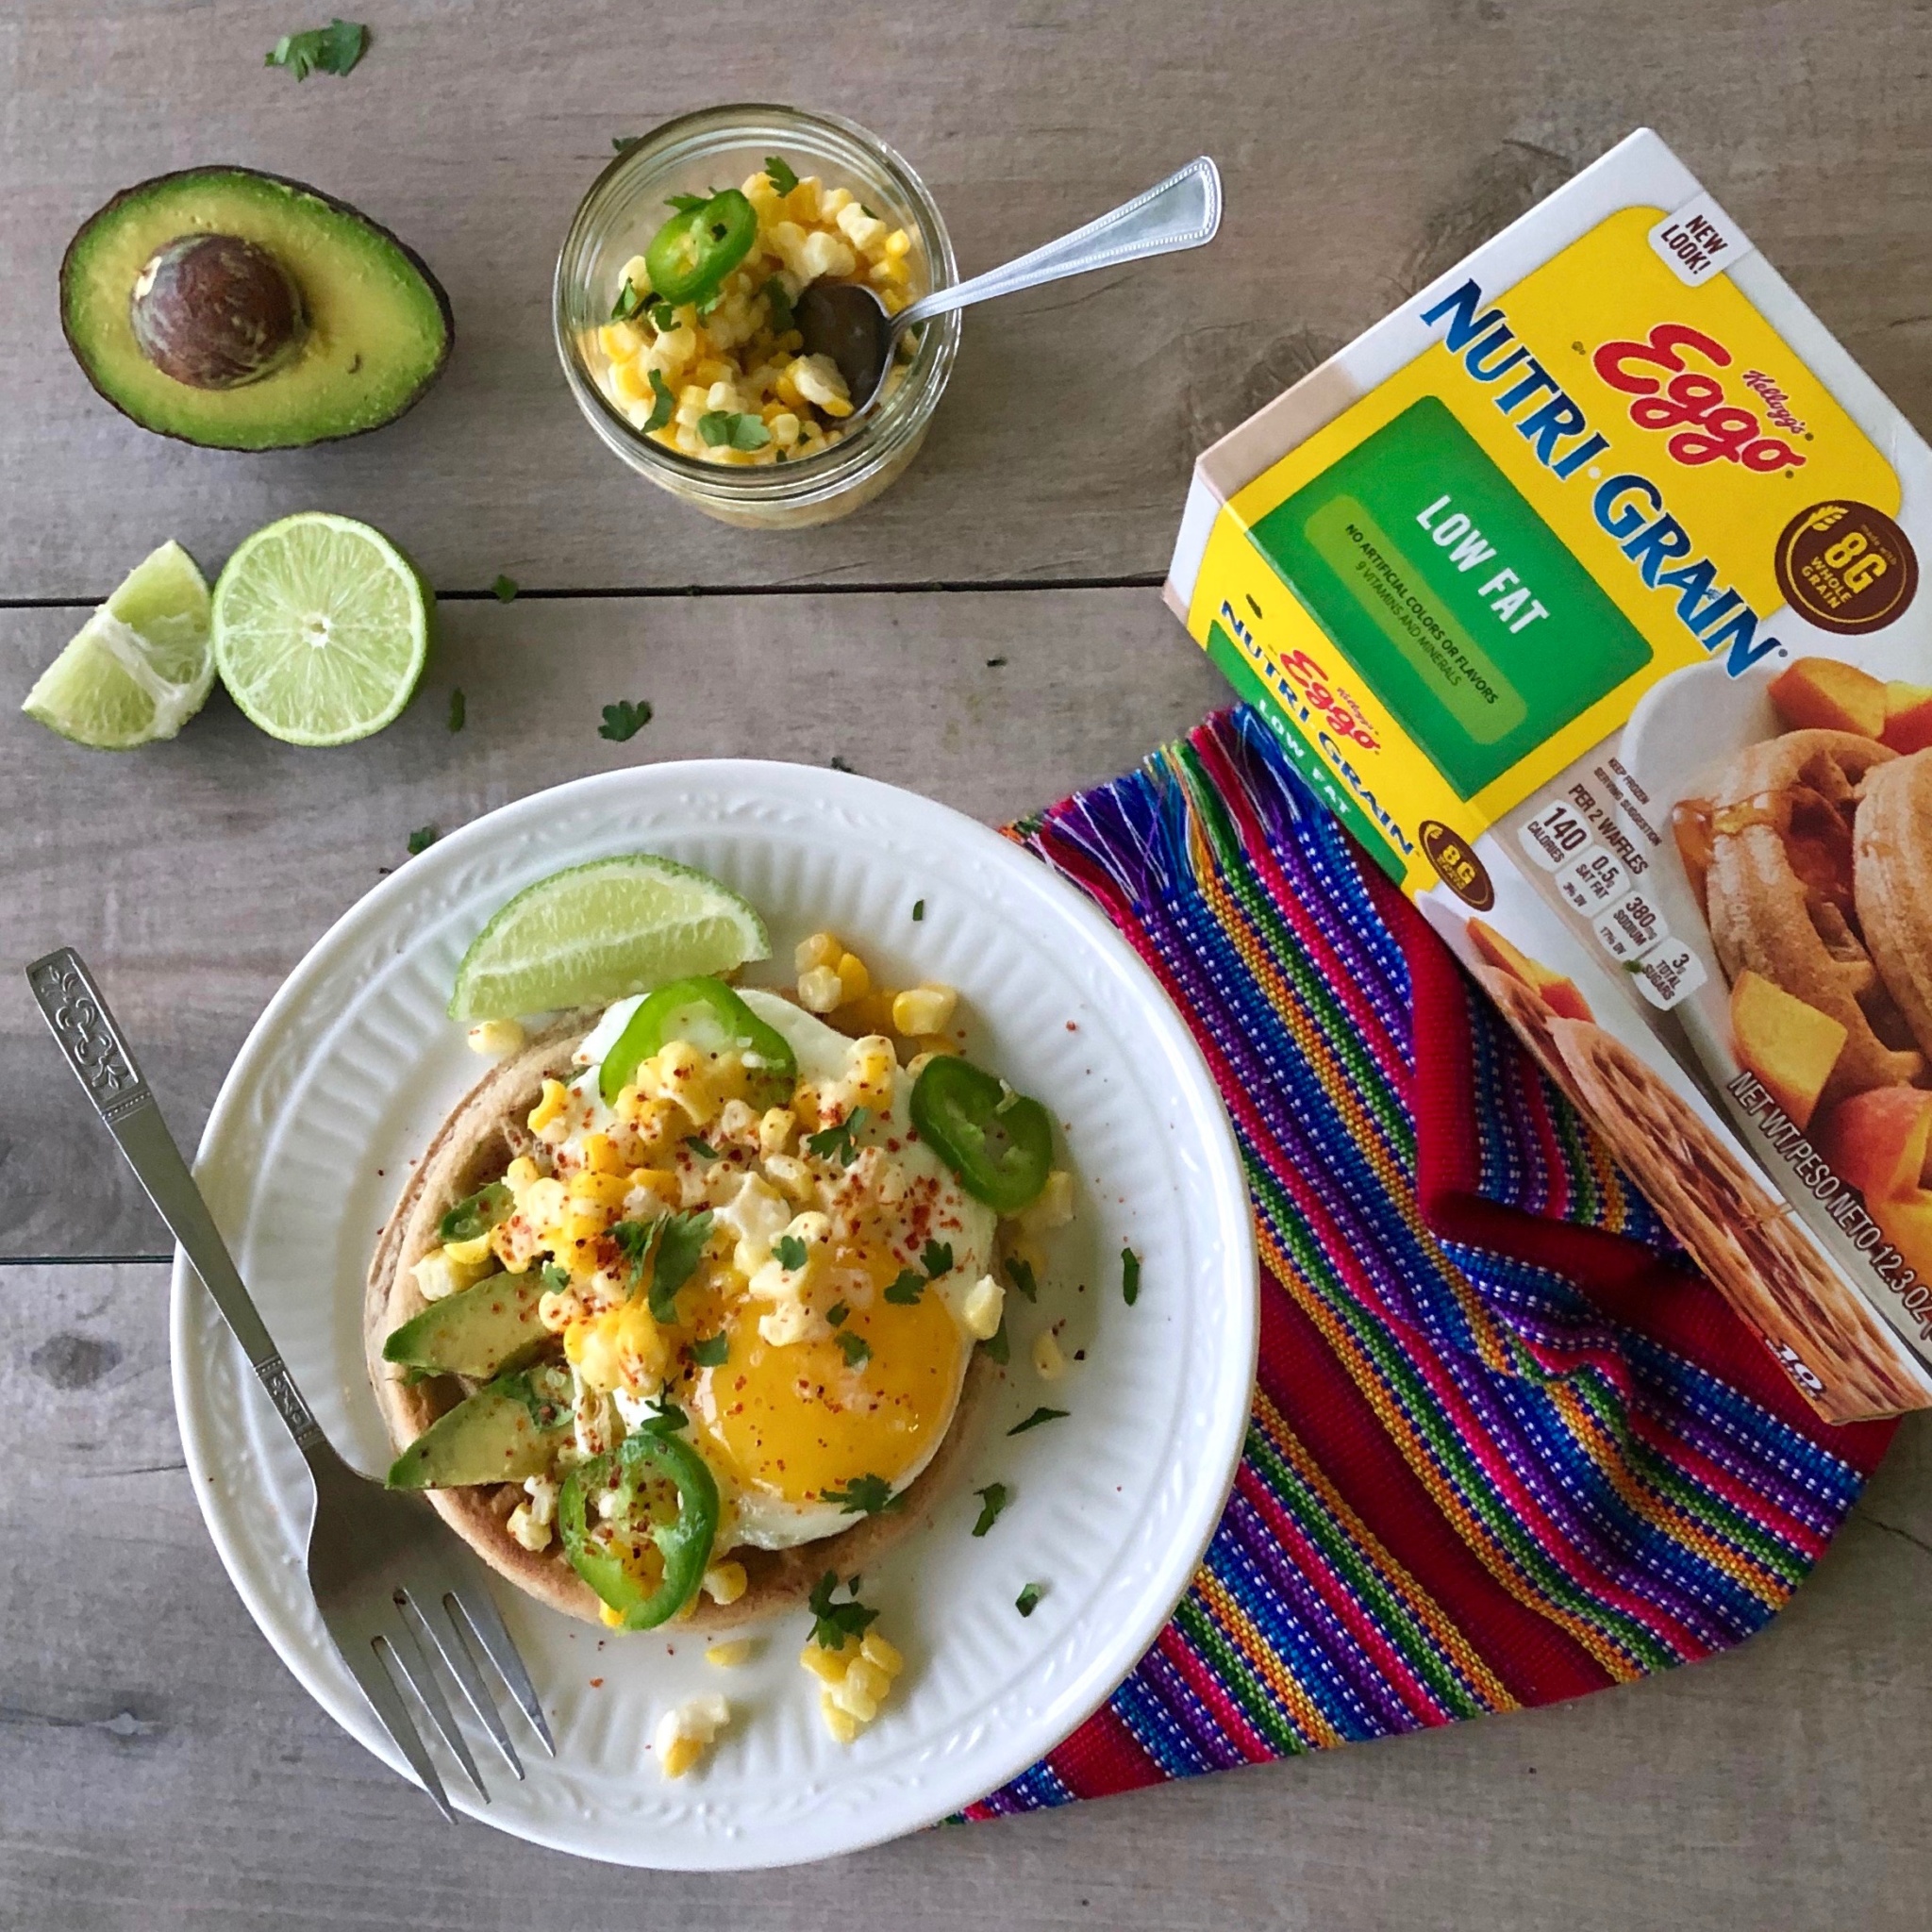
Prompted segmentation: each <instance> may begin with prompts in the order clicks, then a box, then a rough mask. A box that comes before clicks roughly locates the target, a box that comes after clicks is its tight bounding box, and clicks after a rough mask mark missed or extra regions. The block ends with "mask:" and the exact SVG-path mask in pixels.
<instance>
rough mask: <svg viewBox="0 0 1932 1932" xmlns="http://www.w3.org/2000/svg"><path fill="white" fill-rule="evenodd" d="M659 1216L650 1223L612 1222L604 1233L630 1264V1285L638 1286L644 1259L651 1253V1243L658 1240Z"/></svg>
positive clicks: (660, 1216) (661, 1217) (660, 1219)
mask: <svg viewBox="0 0 1932 1932" xmlns="http://www.w3.org/2000/svg"><path fill="white" fill-rule="evenodd" d="M663 1218H664V1217H663V1216H662V1215H661V1214H660V1215H658V1217H657V1218H656V1219H655V1220H651V1221H613V1222H612V1223H611V1224H610V1225H609V1227H608V1228H607V1229H606V1230H605V1232H606V1233H607V1234H608V1235H609V1237H610V1239H611V1240H612V1241H615V1242H616V1243H617V1252H618V1253H619V1254H620V1255H622V1256H623V1257H624V1258H625V1261H627V1262H628V1263H629V1264H630V1285H631V1286H632V1287H633V1288H635V1287H636V1286H637V1285H638V1276H639V1275H640V1274H641V1273H642V1272H643V1267H644V1258H645V1257H646V1256H647V1255H649V1254H650V1252H651V1243H652V1242H653V1241H656V1240H657V1238H658V1223H659V1222H661V1221H662V1220H663Z"/></svg>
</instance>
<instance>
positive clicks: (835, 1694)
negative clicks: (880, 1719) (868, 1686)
mask: <svg viewBox="0 0 1932 1932" xmlns="http://www.w3.org/2000/svg"><path fill="white" fill-rule="evenodd" d="M825 1695H826V1696H827V1697H829V1698H830V1699H831V1700H832V1706H833V1708H834V1709H837V1710H842V1711H843V1712H844V1713H845V1714H846V1716H847V1717H852V1718H857V1719H858V1722H859V1723H860V1724H871V1722H872V1721H873V1719H874V1718H875V1717H876V1716H878V1714H879V1701H878V1699H877V1698H876V1697H874V1696H871V1695H869V1694H868V1693H867V1692H866V1691H862V1690H860V1689H859V1687H858V1685H857V1684H855V1683H854V1682H853V1681H852V1673H851V1672H850V1671H847V1672H846V1673H845V1674H844V1676H843V1677H842V1678H841V1679H840V1681H839V1682H838V1683H836V1684H834V1685H833V1686H832V1688H831V1689H830V1690H829V1691H826V1692H825Z"/></svg>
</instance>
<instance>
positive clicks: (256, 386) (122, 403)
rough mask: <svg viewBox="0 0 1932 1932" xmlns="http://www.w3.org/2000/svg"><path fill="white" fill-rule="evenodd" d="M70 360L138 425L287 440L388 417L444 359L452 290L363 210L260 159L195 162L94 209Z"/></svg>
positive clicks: (83, 251) (288, 445)
mask: <svg viewBox="0 0 1932 1932" xmlns="http://www.w3.org/2000/svg"><path fill="white" fill-rule="evenodd" d="M60 322H61V326H62V327H63V328H64V329H65V331H66V334H67V343H68V346H69V347H70V348H71V349H72V350H73V351H74V356H75V360H76V361H77V362H78V363H79V364H80V366H81V368H82V369H83V370H84V371H85V372H86V374H87V378H88V380H89V381H90V382H91V383H92V384H93V386H94V388H95V389H97V390H98V391H100V392H101V394H102V395H103V396H105V397H106V398H107V399H108V402H110V403H112V404H113V406H114V407H115V408H117V409H119V410H120V411H121V412H122V414H123V415H125V416H129V417H131V418H132V419H133V420H134V421H135V422H137V423H139V424H140V425H141V426H142V428H143V429H152V430H154V431H155V432H156V433H157V434H158V435H160V436H172V437H175V438H178V439H179V440H180V441H184V442H194V443H200V444H202V445H203V446H204V447H205V448H208V449H293V448H299V447H301V446H303V445H305V444H308V443H312V442H328V441H334V440H335V439H337V438H339V437H343V436H359V435H361V434H362V432H363V431H364V430H368V429H379V428H380V427H381V426H382V425H384V424H385V423H391V422H393V421H394V420H395V419H396V418H397V417H398V416H400V415H401V414H402V413H403V411H404V410H405V409H407V408H409V407H410V406H411V405H412V404H414V403H415V402H416V400H417V398H418V397H420V396H421V395H422V393H423V392H424V391H425V390H426V389H427V388H428V387H429V385H430V384H431V383H432V382H434V381H435V380H436V378H437V376H438V375H440V374H441V370H442V365H443V364H444V363H445V362H446V361H448V359H449V352H450V344H451V342H452V341H454V340H455V336H456V324H455V320H454V318H453V317H452V315H451V313H450V306H449V297H448V296H447V295H446V294H445V293H444V292H443V290H442V285H441V283H440V282H439V281H438V280H437V279H436V277H435V276H434V275H431V274H430V272H429V270H428V267H427V266H426V265H425V262H424V261H423V258H421V257H420V256H419V255H417V254H416V253H415V251H414V250H413V249H410V248H408V247H405V246H404V244H403V243H402V242H399V241H397V240H396V238H395V237H394V236H393V235H391V233H390V231H389V230H388V229H387V228H384V227H380V226H378V225H376V224H375V222H372V221H371V220H370V219H369V217H368V216H367V215H365V214H362V213H361V212H359V211H358V209H356V208H351V207H349V205H348V204H347V203H346V202H341V201H337V200H335V199H333V198H332V197H331V196H329V195H326V194H324V193H322V192H319V191H318V190H316V189H313V188H309V187H306V186H305V185H304V184H303V183H302V182H300V181H288V180H284V179H283V178H282V177H281V176H280V175H264V174H261V173H259V172H258V171H257V170H255V169H253V168H236V167H208V168H187V169H184V170H182V171H181V172H180V173H178V174H174V175H157V176H156V177H155V179H153V180H152V181H143V182H142V183H140V184H139V185H138V186H136V187H133V188H129V189H125V190H124V191H123V192H121V193H119V194H117V195H116V196H115V197H114V198H113V200H112V201H110V202H108V205H107V206H106V207H105V208H100V209H99V210H97V211H96V212H95V213H94V214H92V215H90V216H89V217H88V219H87V221H86V222H85V223H83V224H82V225H81V228H80V232H79V233H78V234H76V235H75V238H74V240H73V241H72V242H70V243H69V244H68V248H67V255H66V258H65V259H63V260H62V262H61V264H60Z"/></svg>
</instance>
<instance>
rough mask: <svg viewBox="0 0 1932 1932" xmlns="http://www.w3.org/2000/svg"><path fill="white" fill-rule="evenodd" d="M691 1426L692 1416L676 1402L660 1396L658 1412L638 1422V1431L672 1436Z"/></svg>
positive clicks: (650, 1434)
mask: <svg viewBox="0 0 1932 1932" xmlns="http://www.w3.org/2000/svg"><path fill="white" fill-rule="evenodd" d="M690 1427H691V1417H690V1416H688V1415H686V1414H685V1412H684V1410H683V1409H681V1408H679V1407H678V1406H677V1405H676V1403H675V1402H667V1401H664V1400H663V1399H661V1398H660V1399H659V1401H658V1413H657V1414H656V1415H649V1416H646V1417H645V1418H644V1419H643V1421H642V1422H641V1423H640V1424H638V1426H637V1430H636V1433H637V1434H638V1435H640V1436H670V1435H675V1433H676V1432H677V1431H678V1430H679V1429H688V1428H690Z"/></svg>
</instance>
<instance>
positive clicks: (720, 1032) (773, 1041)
mask: <svg viewBox="0 0 1932 1932" xmlns="http://www.w3.org/2000/svg"><path fill="white" fill-rule="evenodd" d="M674 1040H682V1041H688V1042H689V1043H690V1044H691V1045H692V1046H694V1047H696V1048H697V1050H698V1051H699V1052H700V1053H703V1054H709V1055H710V1056H711V1057H712V1058H720V1057H722V1056H723V1055H724V1054H727V1053H740V1054H742V1055H743V1056H744V1063H745V1065H746V1066H747V1067H749V1068H750V1069H751V1070H752V1072H753V1073H754V1074H758V1076H759V1078H758V1084H759V1085H760V1086H763V1087H769V1088H771V1089H772V1090H773V1091H776V1090H778V1089H779V1088H781V1087H782V1088H783V1089H784V1091H786V1092H787V1093H789V1092H790V1091H791V1083H792V1081H793V1080H795V1079H796V1078H797V1077H798V1061H797V1059H796V1058H794V1057H793V1055H792V1052H791V1044H790V1042H789V1041H787V1040H786V1038H785V1036H784V1035H783V1034H782V1033H780V1032H779V1031H778V1030H777V1028H776V1027H775V1026H768V1025H766V1024H765V1023H764V1022H763V1021H762V1020H760V1019H759V1018H758V1015H757V1014H756V1013H754V1012H753V1011H752V1009H751V1008H749V1007H748V1006H746V1005H745V1003H744V1002H743V1001H742V1000H741V999H740V998H739V997H738V995H737V994H736V993H735V992H733V991H731V989H730V988H729V987H728V986H726V985H725V984H724V981H723V980H722V979H674V980H673V981H672V982H671V984H670V985H669V986H660V987H659V988H658V991H656V992H654V993H652V994H651V995H650V996H649V997H648V998H647V999H646V1000H645V1001H644V1002H643V1004H642V1005H641V1007H639V1008H638V1009H637V1011H636V1012H634V1013H633V1014H632V1015H631V1016H630V1019H629V1021H628V1022H627V1023H626V1024H625V1029H624V1031H623V1032H622V1033H620V1034H619V1035H618V1036H617V1044H616V1045H615V1046H613V1047H612V1048H611V1049H610V1051H609V1052H608V1053H607V1054H606V1055H605V1056H604V1064H603V1066H602V1067H601V1068H600V1069H599V1070H598V1074H597V1086H598V1089H599V1091H601V1092H602V1093H603V1095H604V1102H605V1105H606V1106H607V1107H608V1106H613V1105H615V1103H616V1100H617V1096H618V1094H619V1093H621V1092H622V1091H624V1089H625V1087H626V1086H627V1085H628V1084H629V1082H630V1080H631V1078H632V1076H633V1075H634V1074H636V1073H637V1070H638V1068H639V1067H640V1066H641V1064H642V1063H643V1062H644V1061H645V1060H647V1059H649V1058H651V1056H652V1055H653V1054H655V1053H657V1052H658V1050H659V1049H660V1048H661V1047H663V1046H665V1045H666V1044H668V1043H669V1042H670V1041H674Z"/></svg>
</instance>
